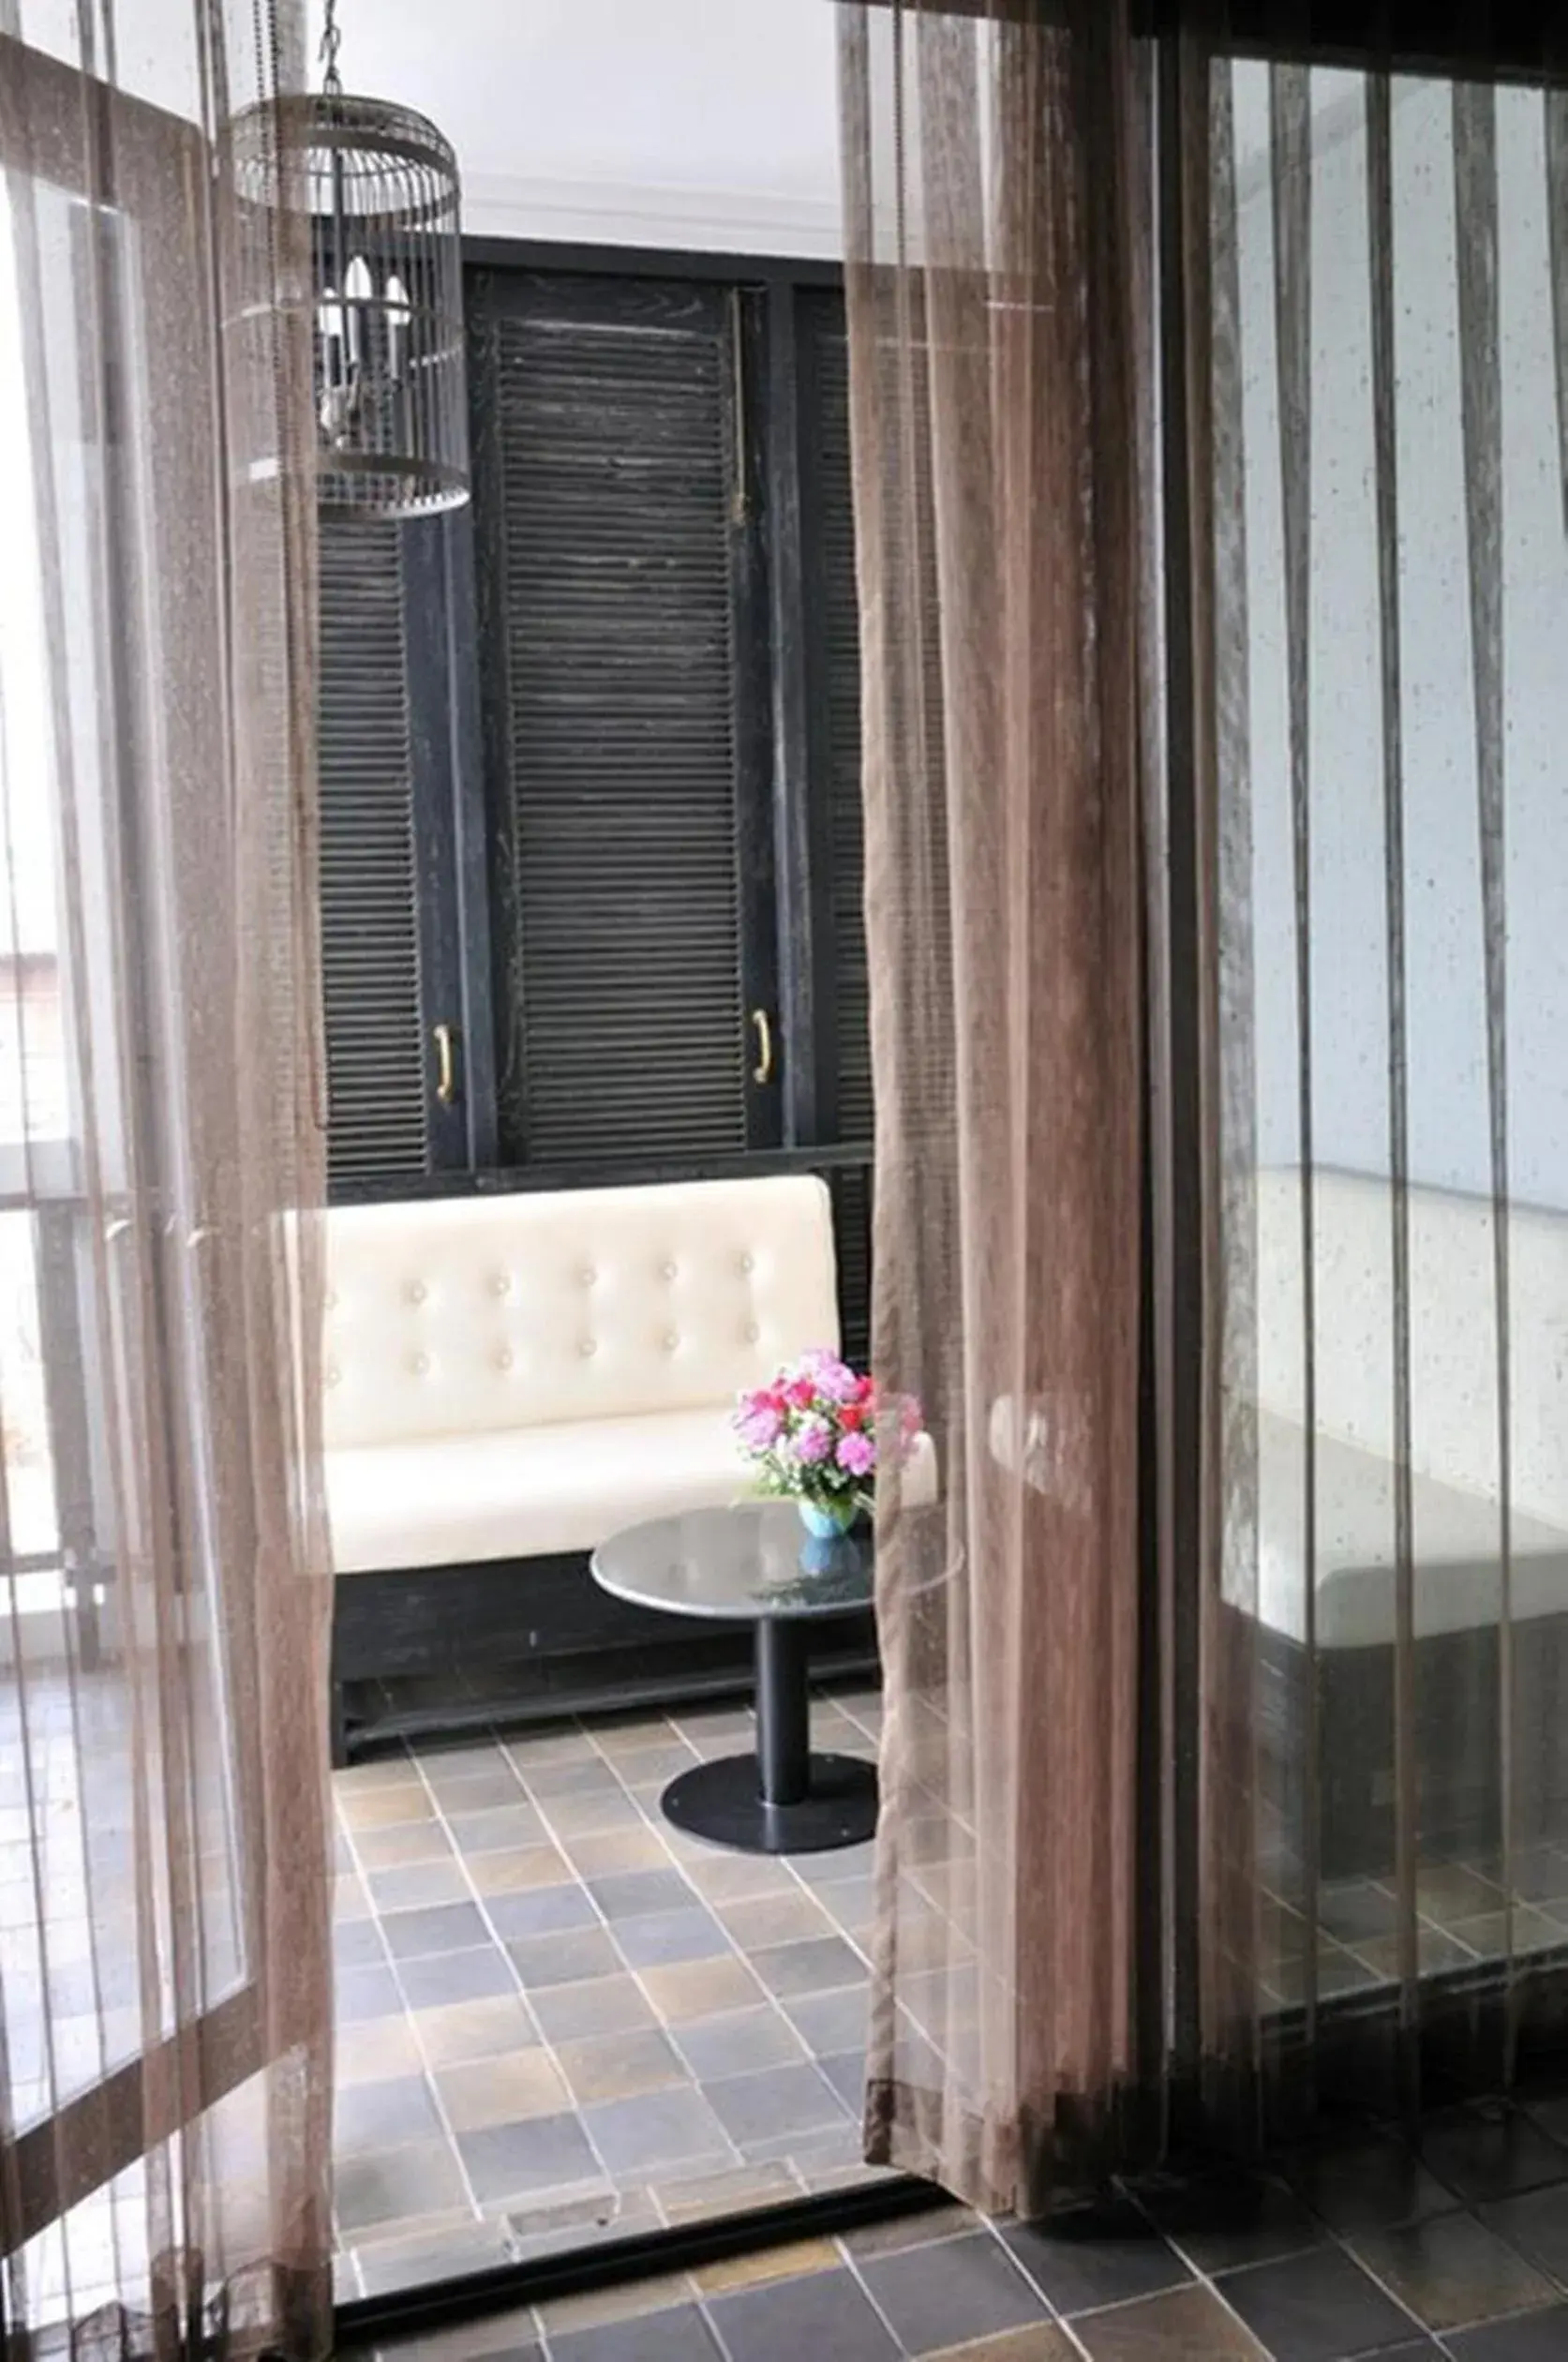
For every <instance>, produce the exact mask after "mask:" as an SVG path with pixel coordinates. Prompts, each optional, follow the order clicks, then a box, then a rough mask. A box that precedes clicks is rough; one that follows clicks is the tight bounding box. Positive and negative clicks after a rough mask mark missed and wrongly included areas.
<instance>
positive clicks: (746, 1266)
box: [740, 1255, 756, 1278]
mask: <svg viewBox="0 0 1568 2362" xmlns="http://www.w3.org/2000/svg"><path fill="white" fill-rule="evenodd" d="M740 1268H741V1270H742V1271H743V1272H745V1274H746V1275H747V1277H748V1278H750V1276H751V1274H752V1273H753V1272H754V1270H755V1269H756V1257H755V1256H754V1255H742V1256H741V1258H740Z"/></svg>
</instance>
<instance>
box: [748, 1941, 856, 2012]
mask: <svg viewBox="0 0 1568 2362" xmlns="http://www.w3.org/2000/svg"><path fill="white" fill-rule="evenodd" d="M751 1960H752V1966H753V1967H754V1969H755V1970H756V1973H757V1975H758V1976H759V1977H760V1978H761V1979H762V1981H763V1983H764V1984H765V1985H766V1986H767V1987H768V1990H769V1993H771V1994H773V1995H775V1996H777V1997H778V1999H780V2000H781V2001H783V2000H792V1999H794V1998H795V1997H796V1996H798V1995H802V1994H807V1993H829V1992H832V1991H834V1990H835V1989H839V1988H843V1987H846V1986H851V1987H857V1988H863V1986H864V1983H865V1978H866V1964H865V1962H864V1961H863V1960H862V1959H861V1957H860V1955H859V1952H858V1951H856V1950H855V1949H854V1946H853V1945H851V1944H846V1943H845V1942H844V1937H843V1936H807V1937H805V1938H804V1940H803V1941H802V1942H800V1943H797V1944H778V1945H771V1946H769V1948H768V1949H767V1950H766V1951H759V1952H754V1953H753V1954H752V1955H751Z"/></svg>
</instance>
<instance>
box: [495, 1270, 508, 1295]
mask: <svg viewBox="0 0 1568 2362" xmlns="http://www.w3.org/2000/svg"><path fill="white" fill-rule="evenodd" d="M490 1293H491V1294H492V1295H510V1294H511V1293H512V1276H511V1274H510V1272H505V1271H498V1272H497V1274H496V1276H495V1278H493V1279H492V1280H491V1282H490Z"/></svg>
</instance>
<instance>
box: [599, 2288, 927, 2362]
mask: <svg viewBox="0 0 1568 2362" xmlns="http://www.w3.org/2000/svg"><path fill="white" fill-rule="evenodd" d="M709 2310H710V2312H711V2314H712V2318H713V2325H714V2326H715V2328H716V2329H717V2330H718V2332H719V2336H720V2338H721V2339H722V2340H723V2341H724V2351H725V2353H726V2354H727V2355H729V2357H730V2362H802V2357H803V2356H812V2357H815V2362H828V2357H829V2356H831V2358H832V2362H897V2356H898V2351H899V2349H898V2346H897V2344H896V2343H895V2342H894V2340H893V2337H892V2335H891V2332H890V2331H889V2328H888V2326H887V2325H886V2323H885V2322H884V2321H883V2320H882V2318H881V2316H880V2314H879V2313H878V2312H877V2311H876V2310H875V2308H874V2306H873V2304H872V2301H871V2299H870V2297H869V2296H868V2295H866V2292H865V2290H864V2289H863V2288H862V2287H861V2286H860V2284H859V2280H856V2278H855V2277H854V2275H853V2273H851V2272H850V2271H848V2270H847V2269H845V2270H840V2271H836V2272H812V2273H810V2274H808V2275H807V2277H806V2278H805V2279H803V2280H781V2281H775V2282H774V2283H773V2285H772V2286H770V2287H767V2288H747V2289H741V2290H739V2291H738V2292H737V2293H736V2294H735V2295H731V2296H716V2297H714V2298H713V2300H712V2303H711V2305H710V2307H709ZM638 2362H642V2358H641V2357H640V2356H639V2357H638ZM681 2362H685V2358H684V2357H681Z"/></svg>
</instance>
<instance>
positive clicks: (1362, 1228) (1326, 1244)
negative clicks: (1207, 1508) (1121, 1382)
mask: <svg viewBox="0 0 1568 2362" xmlns="http://www.w3.org/2000/svg"><path fill="white" fill-rule="evenodd" d="M1314 1213H1315V1255H1314V1263H1315V1281H1316V1296H1317V1301H1316V1306H1315V1313H1316V1318H1315V1325H1314V1338H1315V1346H1316V1353H1315V1360H1316V1373H1317V1398H1316V1410H1317V1453H1316V1460H1317V1509H1318V1518H1317V1564H1316V1566H1315V1568H1314V1569H1312V1570H1311V1576H1312V1579H1313V1581H1314V1583H1315V1587H1316V1594H1317V1618H1316V1637H1317V1641H1318V1645H1319V1646H1320V1648H1323V1649H1331V1650H1348V1649H1362V1648H1369V1647H1377V1646H1381V1645H1382V1644H1384V1643H1387V1642H1390V1641H1392V1640H1393V1638H1394V1637H1395V1607H1394V1600H1395V1561H1396V1553H1395V1542H1394V1515H1395V1472H1394V1448H1395V1444H1394V1399H1395V1397H1394V1334H1395V1322H1394V1301H1393V1265H1392V1254H1391V1247H1390V1238H1391V1209H1390V1198H1389V1185H1388V1183H1387V1182H1386V1181H1384V1180H1380V1179H1377V1178H1373V1177H1367V1176H1364V1175H1361V1174H1347V1173H1333V1172H1322V1173H1320V1174H1319V1175H1318V1178H1317V1184H1316V1192H1315V1202H1314ZM1256 1240H1257V1338H1258V1359H1257V1399H1258V1405H1259V1419H1258V1462H1259V1465H1258V1493H1259V1504H1258V1551H1257V1568H1256V1592H1255V1606H1256V1612H1257V1614H1258V1616H1259V1618H1260V1621H1261V1622H1262V1623H1264V1624H1265V1625H1267V1626H1268V1627H1269V1628H1270V1629H1271V1630H1272V1631H1274V1632H1277V1633H1279V1634H1281V1635H1283V1636H1284V1637H1287V1638H1288V1639H1290V1640H1292V1641H1297V1642H1299V1641H1301V1640H1303V1639H1304V1638H1305V1637H1306V1601H1307V1580H1308V1570H1307V1567H1306V1565H1305V1563H1304V1559H1303V1550H1304V1543H1305V1515H1304V1512H1305V1501H1304V1489H1305V1460H1304V1430H1303V1425H1302V1415H1303V1374H1302V1301H1303V1299H1302V1286H1301V1269H1302V1265H1301V1198H1300V1182H1299V1176H1298V1174H1296V1173H1295V1172H1294V1171H1293V1170H1284V1169H1276V1170H1273V1171H1266V1172H1263V1173H1261V1174H1259V1175H1258V1179H1257V1232H1256ZM1509 1252H1510V1258H1511V1264H1512V1276H1511V1286H1510V1310H1511V1326H1512V1356H1511V1374H1512V1392H1513V1415H1512V1423H1511V1424H1512V1443H1513V1468H1512V1491H1513V1506H1514V1518H1513V1534H1512V1545H1513V1548H1512V1555H1513V1594H1512V1596H1513V1611H1514V1614H1515V1616H1516V1618H1533V1617H1544V1616H1550V1615H1556V1614H1560V1613H1562V1612H1564V1611H1568V1214H1554V1213H1543V1212H1539V1211H1535V1210H1533V1209H1528V1208H1519V1207H1516V1208H1515V1209H1514V1210H1513V1211H1512V1213H1511V1215H1510V1217H1509ZM1410 1254H1411V1413H1412V1419H1411V1462H1412V1468H1413V1485H1412V1491H1413V1505H1414V1557H1415V1568H1416V1573H1415V1587H1414V1589H1415V1597H1414V1611H1415V1630H1416V1636H1417V1637H1418V1638H1428V1637H1435V1636H1438V1635H1441V1634H1452V1633H1459V1632H1465V1631H1471V1630H1475V1629H1478V1628H1480V1627H1483V1626H1485V1625H1486V1624H1487V1623H1495V1622H1496V1619H1497V1616H1498V1613H1499V1609H1500V1607H1501V1570H1500V1565H1499V1520H1498V1502H1499V1494H1500V1486H1499V1477H1498V1429H1497V1379H1496V1344H1495V1322H1494V1317H1493V1285H1494V1282H1493V1223H1492V1209H1491V1205H1490V1203H1489V1201H1487V1200H1485V1199H1482V1198H1476V1197H1465V1196H1460V1195H1458V1194H1457V1193H1454V1192H1450V1191H1446V1190H1441V1189H1427V1188H1412V1189H1411V1192H1410ZM1228 1586H1229V1588H1230V1590H1231V1593H1232V1598H1233V1600H1234V1603H1235V1604H1236V1605H1237V1606H1244V1607H1245V1606H1248V1605H1249V1596H1248V1595H1249V1593H1250V1592H1251V1588H1252V1571H1251V1568H1250V1566H1249V1565H1248V1566H1247V1567H1240V1566H1238V1565H1236V1564H1235V1563H1234V1562H1232V1566H1231V1567H1230V1568H1229V1570H1228Z"/></svg>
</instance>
